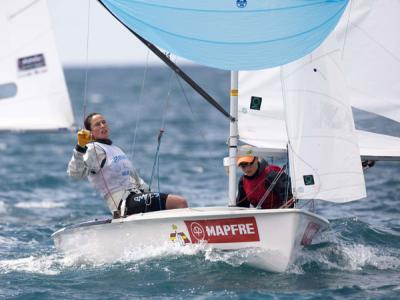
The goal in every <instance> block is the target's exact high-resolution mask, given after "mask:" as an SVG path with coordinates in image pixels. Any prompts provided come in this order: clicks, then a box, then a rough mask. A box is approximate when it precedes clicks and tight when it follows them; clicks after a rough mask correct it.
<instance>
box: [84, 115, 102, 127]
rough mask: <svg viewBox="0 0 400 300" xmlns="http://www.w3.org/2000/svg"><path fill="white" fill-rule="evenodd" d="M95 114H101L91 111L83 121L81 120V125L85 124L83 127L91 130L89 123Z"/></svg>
mask: <svg viewBox="0 0 400 300" xmlns="http://www.w3.org/2000/svg"><path fill="white" fill-rule="evenodd" d="M95 115H101V114H99V113H97V112H93V113H91V114H89V115H87V116H86V118H85V121H83V125H85V129H87V130H92V129H91V128H90V123H91V122H92V118H93V116H95Z"/></svg>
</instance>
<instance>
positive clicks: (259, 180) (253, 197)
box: [239, 163, 283, 209]
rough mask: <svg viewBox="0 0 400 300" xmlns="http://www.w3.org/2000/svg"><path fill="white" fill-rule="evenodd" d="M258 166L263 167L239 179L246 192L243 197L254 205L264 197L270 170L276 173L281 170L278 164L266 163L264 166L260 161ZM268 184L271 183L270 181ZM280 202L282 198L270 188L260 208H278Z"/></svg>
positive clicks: (281, 202)
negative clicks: (249, 175) (253, 174)
mask: <svg viewBox="0 0 400 300" xmlns="http://www.w3.org/2000/svg"><path fill="white" fill-rule="evenodd" d="M259 168H263V170H262V171H257V173H256V174H255V176H254V177H248V176H242V178H241V179H240V180H241V181H242V184H243V190H244V192H245V194H246V195H245V197H246V199H247V200H248V201H249V202H250V203H251V204H252V205H253V206H254V207H256V206H257V204H258V202H259V201H260V200H261V199H262V198H263V197H264V195H265V193H266V192H267V190H268V186H266V181H267V176H268V174H270V173H271V172H275V173H278V172H279V171H280V170H281V168H280V167H278V166H275V165H268V166H267V167H265V164H262V163H260V166H259ZM269 184H271V182H270V183H269ZM239 201H240V199H239ZM282 204H283V200H281V199H279V197H278V195H277V194H276V193H275V192H274V190H272V191H270V193H269V194H268V196H267V197H266V199H265V200H264V203H263V204H262V206H261V208H263V209H266V208H279V207H280V206H281V205H282Z"/></svg>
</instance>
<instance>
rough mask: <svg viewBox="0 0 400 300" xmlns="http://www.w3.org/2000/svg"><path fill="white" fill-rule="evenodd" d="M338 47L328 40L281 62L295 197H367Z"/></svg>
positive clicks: (339, 199)
mask: <svg viewBox="0 0 400 300" xmlns="http://www.w3.org/2000/svg"><path fill="white" fill-rule="evenodd" d="M338 52H339V51H338V49H337V48H335V47H334V45H333V47H332V46H330V45H329V46H328V45H327V43H325V46H323V47H320V48H319V49H318V50H317V51H315V52H313V54H310V55H308V56H306V57H304V58H302V59H300V60H297V61H296V62H294V63H290V64H288V65H286V66H284V67H282V80H283V83H284V103H285V112H286V118H285V119H286V125H287V132H288V138H289V146H288V151H289V161H290V174H291V180H292V186H293V188H294V189H293V191H294V195H295V196H296V198H297V199H321V200H328V201H332V202H347V201H351V200H356V199H360V198H363V197H365V196H366V191H365V183H364V176H363V171H362V167H361V161H360V152H359V148H358V142H357V136H356V133H355V129H354V120H353V113H352V111H351V106H350V104H349V99H348V94H347V88H346V83H345V81H344V79H343V75H342V70H341V69H340V64H338V62H337V58H335V56H337V55H338V54H339V53H338Z"/></svg>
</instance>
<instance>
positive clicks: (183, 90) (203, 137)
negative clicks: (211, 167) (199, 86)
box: [175, 73, 212, 157]
mask: <svg viewBox="0 0 400 300" xmlns="http://www.w3.org/2000/svg"><path fill="white" fill-rule="evenodd" d="M175 77H176V79H177V81H178V84H179V87H180V89H181V92H182V94H183V97H184V98H185V100H186V103H187V105H188V107H189V110H190V113H191V115H192V119H193V121H196V118H195V114H194V110H193V107H192V104H191V103H190V101H189V98H188V96H187V95H186V92H185V89H184V87H183V85H182V81H181V78H180V77H179V76H178V74H176V73H175ZM199 132H200V136H201V139H202V140H203V144H204V145H205V144H206V141H207V139H206V135H205V134H204V132H203V130H202V129H201V128H199ZM206 149H207V151H208V156H209V157H212V156H211V152H210V150H209V148H206Z"/></svg>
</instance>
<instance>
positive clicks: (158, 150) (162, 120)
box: [149, 70, 174, 191]
mask: <svg viewBox="0 0 400 300" xmlns="http://www.w3.org/2000/svg"><path fill="white" fill-rule="evenodd" d="M173 74H174V72H173V71H172V70H171V73H170V77H169V84H168V93H167V97H166V98H165V101H164V108H163V111H162V114H161V115H162V117H161V126H160V131H159V134H158V137H157V149H156V153H155V156H154V162H153V168H152V170H151V176H150V182H149V187H150V189H151V186H152V183H153V179H154V176H155V172H156V168H157V166H158V168H157V170H158V172H159V161H160V160H159V155H160V146H161V139H162V136H163V134H164V132H165V116H166V112H167V110H168V107H169V100H170V97H171V90H172V77H173ZM159 175H160V174H159V173H158V174H157V178H158V191H160V177H159Z"/></svg>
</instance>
